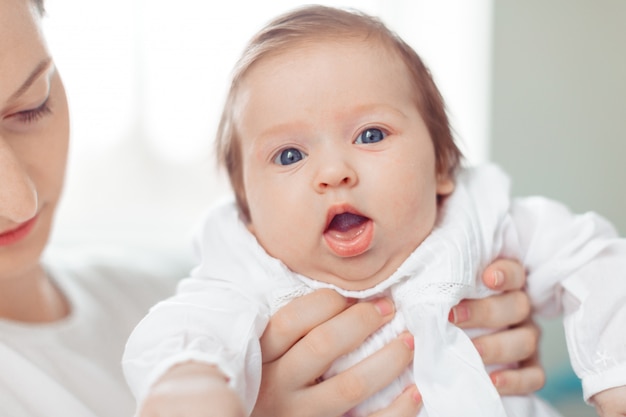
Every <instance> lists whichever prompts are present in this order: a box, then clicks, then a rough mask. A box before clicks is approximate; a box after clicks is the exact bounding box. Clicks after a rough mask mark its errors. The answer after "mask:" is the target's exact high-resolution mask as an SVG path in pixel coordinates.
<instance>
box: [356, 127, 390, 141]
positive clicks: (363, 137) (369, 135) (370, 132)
mask: <svg viewBox="0 0 626 417" xmlns="http://www.w3.org/2000/svg"><path fill="white" fill-rule="evenodd" d="M386 137H387V134H386V133H385V132H383V131H382V130H380V129H376V128H370V129H365V130H364V131H363V132H361V134H360V135H359V137H358V138H356V143H376V142H380V141H381V140H383V139H385V138H386Z"/></svg>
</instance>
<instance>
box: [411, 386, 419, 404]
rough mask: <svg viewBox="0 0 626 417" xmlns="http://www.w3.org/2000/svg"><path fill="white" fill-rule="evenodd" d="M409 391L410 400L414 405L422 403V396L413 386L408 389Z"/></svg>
mask: <svg viewBox="0 0 626 417" xmlns="http://www.w3.org/2000/svg"><path fill="white" fill-rule="evenodd" d="M409 389H410V390H411V398H412V399H413V401H415V403H416V404H421V403H422V394H420V392H419V391H418V390H417V387H416V386H415V385H413V386H412V387H410V388H409Z"/></svg>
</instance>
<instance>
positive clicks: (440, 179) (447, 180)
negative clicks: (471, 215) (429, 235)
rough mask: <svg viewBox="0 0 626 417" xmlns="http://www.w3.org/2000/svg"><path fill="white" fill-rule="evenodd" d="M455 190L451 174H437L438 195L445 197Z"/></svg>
mask: <svg viewBox="0 0 626 417" xmlns="http://www.w3.org/2000/svg"><path fill="white" fill-rule="evenodd" d="M452 191H454V181H453V180H452V178H451V177H450V174H447V173H446V174H437V195H439V196H442V197H445V196H447V195H450V194H452Z"/></svg>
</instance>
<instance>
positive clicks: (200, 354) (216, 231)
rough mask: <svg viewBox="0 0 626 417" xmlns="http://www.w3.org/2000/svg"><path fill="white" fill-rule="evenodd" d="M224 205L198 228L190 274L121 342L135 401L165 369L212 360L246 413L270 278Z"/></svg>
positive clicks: (257, 371) (252, 397)
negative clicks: (197, 258)
mask: <svg viewBox="0 0 626 417" xmlns="http://www.w3.org/2000/svg"><path fill="white" fill-rule="evenodd" d="M224 207H225V206H222V207H221V208H220V209H218V210H214V211H212V212H211V213H210V215H209V216H208V217H207V220H206V221H205V223H204V224H203V225H202V227H201V230H200V233H199V237H198V239H197V240H196V242H195V243H196V248H197V250H198V252H199V255H200V258H201V260H200V263H199V265H198V266H197V267H196V268H195V269H194V270H193V272H192V275H191V277H190V278H187V279H184V280H182V281H181V283H180V284H179V286H178V288H177V291H176V294H175V295H174V296H173V297H171V298H169V299H167V300H165V301H162V302H160V303H158V304H157V305H155V306H154V307H153V308H152V309H151V310H150V312H149V313H148V315H147V316H146V317H145V318H144V319H143V320H142V321H141V322H140V323H139V325H138V326H137V327H136V328H135V330H134V331H133V333H132V334H131V336H130V338H129V340H128V343H127V345H126V350H125V353H124V358H123V367H124V374H125V377H126V379H127V382H128V384H129V386H130V388H131V390H132V391H133V394H134V395H135V398H136V399H137V403H138V405H139V406H141V404H142V402H143V400H144V398H145V396H146V394H147V393H148V391H149V389H150V387H151V386H152V385H153V384H154V383H155V382H156V381H157V380H158V379H159V378H160V377H161V376H162V375H163V374H164V373H165V372H166V371H167V370H168V369H169V368H171V367H172V366H173V365H175V364H179V363H182V362H186V361H190V360H192V361H197V362H202V363H208V364H215V365H217V366H218V368H219V369H220V370H221V371H222V372H223V373H224V374H225V376H226V377H227V378H228V379H229V383H230V385H231V386H232V387H233V388H234V389H235V390H236V391H237V393H238V394H239V396H240V397H241V399H242V401H243V402H244V404H245V406H246V407H247V410H248V411H251V410H252V407H253V405H254V403H255V401H256V397H257V393H258V389H259V385H260V376H261V364H262V362H261V351H260V346H259V339H260V337H261V335H262V333H263V331H264V329H265V327H266V325H267V322H268V320H269V311H268V310H269V308H268V305H267V297H265V294H264V291H266V289H267V288H271V285H270V282H268V279H270V278H271V277H268V276H266V275H265V274H263V273H262V270H263V268H262V267H258V264H257V263H256V262H255V257H257V258H258V257H259V256H258V254H257V253H255V251H258V245H256V244H255V242H254V241H253V238H252V237H250V236H249V234H247V233H244V231H243V230H241V225H240V224H239V223H238V220H237V214H236V213H237V211H236V209H234V208H232V207H231V206H229V208H228V210H226V209H225V208H224ZM225 214H227V216H226V217H225V216H224V215H225Z"/></svg>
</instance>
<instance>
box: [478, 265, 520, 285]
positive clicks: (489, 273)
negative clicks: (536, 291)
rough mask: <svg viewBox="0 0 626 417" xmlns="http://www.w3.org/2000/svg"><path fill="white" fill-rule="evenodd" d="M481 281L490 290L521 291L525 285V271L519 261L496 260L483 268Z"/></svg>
mask: <svg viewBox="0 0 626 417" xmlns="http://www.w3.org/2000/svg"><path fill="white" fill-rule="evenodd" d="M482 280H483V283H484V284H485V285H486V286H487V287H489V288H491V289H492V290H497V291H510V290H521V289H522V288H524V286H525V285H526V270H525V269H524V266H523V265H522V264H521V263H520V262H519V261H516V260H512V259H497V260H495V261H494V262H493V263H491V265H489V266H488V267H487V268H485V270H484V271H483V275H482Z"/></svg>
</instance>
